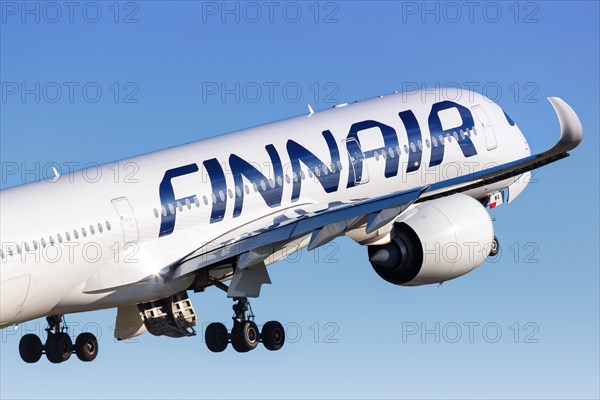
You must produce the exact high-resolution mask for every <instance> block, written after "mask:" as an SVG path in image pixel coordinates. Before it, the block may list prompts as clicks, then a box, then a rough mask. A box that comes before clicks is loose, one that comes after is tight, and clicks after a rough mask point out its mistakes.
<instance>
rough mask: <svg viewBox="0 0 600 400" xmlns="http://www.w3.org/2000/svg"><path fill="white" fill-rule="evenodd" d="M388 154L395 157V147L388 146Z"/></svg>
mask: <svg viewBox="0 0 600 400" xmlns="http://www.w3.org/2000/svg"><path fill="white" fill-rule="evenodd" d="M388 154H389V155H390V157H391V158H394V157H395V156H396V155H395V154H394V149H392V148H391V147H389V148H388Z"/></svg>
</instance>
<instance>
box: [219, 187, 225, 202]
mask: <svg viewBox="0 0 600 400" xmlns="http://www.w3.org/2000/svg"><path fill="white" fill-rule="evenodd" d="M219 199H221V201H225V193H223V191H222V190H219Z"/></svg>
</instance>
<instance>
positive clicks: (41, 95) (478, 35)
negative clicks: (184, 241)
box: [0, 1, 600, 398]
mask: <svg viewBox="0 0 600 400" xmlns="http://www.w3.org/2000/svg"><path fill="white" fill-rule="evenodd" d="M469 4H471V3H469V2H452V3H441V2H428V3H422V2H368V3H367V2H360V1H352V2H321V3H314V2H291V3H284V2H275V3H269V2H251V3H241V2H230V3H226V4H225V3H222V2H193V1H180V2H168V3H167V2H161V1H139V2H121V3H117V4H116V5H115V3H113V2H75V3H74V4H73V6H72V7H73V8H72V9H69V8H68V7H67V6H65V5H64V4H63V3H62V2H57V3H43V2H27V3H22V2H10V1H3V2H1V3H0V5H1V11H2V14H1V18H2V19H1V25H0V28H1V32H0V33H1V35H0V46H1V48H0V73H1V77H0V78H1V79H0V80H1V82H2V93H1V95H2V98H1V99H0V106H1V111H0V130H1V135H0V144H1V146H0V147H1V149H0V157H1V162H2V179H1V182H0V187H2V188H7V187H10V186H14V185H16V184H20V183H22V182H23V181H31V180H34V179H35V178H38V177H44V176H45V175H44V174H45V173H47V171H46V168H45V166H47V165H49V164H48V163H53V162H54V163H58V164H59V165H66V163H78V165H81V166H83V165H84V164H86V163H102V162H108V161H112V160H116V159H121V158H125V157H128V156H131V155H134V154H139V153H144V152H148V151H152V150H157V149H160V148H164V147H167V146H171V145H175V144H180V143H185V142H189V141H193V140H197V139H201V138H205V137H210V136H213V135H216V134H220V133H224V132H228V131H232V130H236V129H241V128H245V127H249V126H253V125H257V124H261V123H266V122H269V121H273V120H277V119H281V118H284V117H289V116H293V115H297V114H301V113H305V112H306V104H307V103H311V104H312V106H313V108H315V109H316V110H319V109H325V108H328V107H331V106H332V105H334V104H335V103H338V102H350V101H354V100H357V99H363V98H368V97H373V96H377V95H380V94H386V93H390V92H392V91H394V90H402V89H406V88H414V86H415V85H416V86H429V87H431V86H438V85H439V86H448V85H450V86H453V85H459V86H463V87H472V88H475V89H476V90H478V91H483V92H484V94H486V95H488V96H489V97H491V98H493V99H495V100H497V101H498V102H499V103H500V104H501V105H502V107H503V108H504V109H505V110H507V112H508V113H509V114H510V115H511V117H512V118H513V119H514V120H515V121H516V123H517V124H518V125H519V126H520V128H521V130H522V131H523V132H524V133H525V135H526V137H527V138H528V141H529V143H530V145H531V147H532V149H533V151H534V152H540V151H543V150H545V149H547V148H549V147H550V146H552V145H553V144H554V142H555V141H556V139H557V137H558V132H559V128H558V122H557V120H556V117H555V115H554V112H553V110H552V108H551V106H550V105H549V104H548V103H547V101H546V100H545V98H546V97H547V96H559V97H562V98H563V99H564V100H566V101H567V102H568V103H569V104H570V105H571V106H572V107H573V108H574V109H575V110H576V111H577V113H578V114H579V116H580V117H581V120H582V123H583V126H584V142H583V144H582V145H581V146H580V147H579V148H578V149H576V150H575V151H573V154H572V157H570V158H568V159H566V160H563V161H561V162H559V163H556V164H553V165H550V166H548V167H545V168H544V169H542V170H540V171H538V172H537V173H536V174H535V175H534V179H535V182H534V183H532V184H530V185H529V186H528V188H527V190H526V191H525V193H524V194H523V195H522V196H521V197H520V198H519V199H518V200H517V201H515V203H513V204H511V205H510V206H502V207H499V208H498V209H496V210H494V211H493V217H495V218H496V222H495V229H496V233H497V235H498V236H499V238H500V240H501V243H502V246H503V247H502V248H503V251H502V253H501V256H500V257H499V258H498V259H497V260H495V261H494V262H486V263H485V264H484V265H482V266H481V267H479V268H478V269H477V270H475V271H474V272H472V273H470V274H468V275H466V276H465V277H462V278H460V279H458V280H455V281H450V282H446V283H445V284H444V285H443V286H442V287H440V288H438V287H420V288H401V287H396V286H393V285H390V284H388V283H386V282H384V281H383V280H381V279H380V278H378V277H377V275H376V274H375V273H374V272H373V271H372V269H371V267H370V265H369V264H368V261H367V256H366V248H362V247H360V246H358V245H357V244H355V243H353V242H351V241H350V240H349V239H344V240H338V241H336V242H335V243H334V244H331V245H330V246H328V247H326V248H324V249H321V250H319V252H317V253H314V252H313V253H307V252H303V253H301V254H300V255H299V256H298V257H296V258H295V260H293V261H284V262H281V263H280V264H279V265H276V266H273V267H272V269H271V271H270V273H271V279H272V281H273V283H274V284H273V285H271V286H268V287H265V288H263V292H262V296H261V298H260V299H258V300H255V301H254V302H253V308H254V311H255V312H256V314H257V315H258V319H259V321H266V320H269V319H278V320H280V321H282V323H284V324H285V325H286V328H287V330H288V336H289V337H290V339H292V340H291V341H289V342H288V343H287V344H286V346H285V347H284V349H283V350H282V351H279V352H277V353H271V352H267V351H266V350H264V349H259V350H257V351H254V352H252V353H249V354H242V355H240V354H238V353H235V352H234V351H232V350H228V351H226V352H224V353H222V354H216V355H215V354H212V353H210V352H209V351H208V350H207V349H206V348H205V346H204V345H203V343H202V337H201V335H199V336H197V337H195V338H191V339H178V340H174V339H168V338H156V337H152V336H150V335H144V336H142V337H140V338H139V339H137V340H136V341H132V342H126V343H116V342H115V341H114V340H113V339H112V332H111V327H112V326H113V324H114V318H115V315H116V313H115V311H114V310H107V311H101V312H94V313H87V314H80V315H73V316H69V317H68V321H69V323H71V324H72V326H73V330H74V332H75V333H77V332H79V331H81V329H82V327H83V326H84V325H86V324H87V326H88V327H89V328H90V329H91V330H95V331H99V332H100V334H101V342H100V346H101V353H100V356H99V358H98V359H97V360H96V361H95V362H94V363H91V364H82V363H80V362H78V361H77V360H75V359H73V360H70V361H69V362H67V363H64V364H61V365H58V366H56V365H51V364H49V363H48V362H46V361H45V360H42V362H40V363H38V364H35V365H26V364H24V363H22V362H21V361H20V359H19V356H18V351H17V346H18V339H19V337H20V335H21V334H22V333H23V332H24V331H26V330H32V331H35V330H36V329H41V328H42V327H43V324H42V321H33V322H31V323H28V324H24V325H22V326H21V328H20V329H21V330H20V331H19V332H14V331H13V330H11V329H6V330H3V331H1V332H0V333H1V335H2V340H1V342H0V346H1V347H0V349H1V351H0V368H1V371H0V379H1V381H0V386H1V389H0V397H2V398H38V397H40V398H84V397H92V398H124V397H135V398H170V397H173V398H241V397H243V398H263V397H272V398H280V397H284V398H327V397H337V398H339V397H344V398H346V397H349V398H365V397H369V398H371V397H378V398H457V397H458V398H481V397H494V398H505V397H506V398H510V397H518V398H529V397H535V398H567V397H568V398H598V397H599V396H600V393H599V382H598V376H599V375H600V370H599V357H600V353H599V274H598V269H599V256H598V242H599V238H598V226H599V214H598V211H599V210H598V201H599V196H598V184H599V176H598V171H599V165H598V148H599V144H598V132H599V120H598V109H600V104H599V74H598V71H599V70H600V64H599V55H600V52H599V37H600V32H599V6H598V2H593V1H587V2H576V1H574V2H560V1H547V2H546V1H539V2H521V3H514V2H478V3H477V4H476V5H474V6H469ZM469 7H473V8H471V9H470V8H469ZM282 134H284V133H282ZM14 166H16V167H17V168H18V171H19V172H23V171H24V170H28V171H30V172H29V173H26V174H25V176H22V174H17V175H21V176H15V175H10V176H6V175H7V173H6V171H7V168H12V167H14ZM192 300H193V301H194V304H195V307H196V311H197V312H198V313H199V317H200V319H201V321H202V323H206V322H212V321H216V320H222V321H227V319H228V318H229V317H230V312H231V309H230V307H231V301H229V300H227V299H226V298H225V297H224V296H223V294H222V293H221V292H219V291H217V290H208V291H207V292H206V293H201V294H194V295H192ZM459 333H460V334H459Z"/></svg>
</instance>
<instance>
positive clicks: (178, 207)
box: [176, 201, 183, 212]
mask: <svg viewBox="0 0 600 400" xmlns="http://www.w3.org/2000/svg"><path fill="white" fill-rule="evenodd" d="M176 204H177V209H178V210H179V212H182V211H183V205H181V202H180V201H178V202H177V203H176Z"/></svg>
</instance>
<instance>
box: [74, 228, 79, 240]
mask: <svg viewBox="0 0 600 400" xmlns="http://www.w3.org/2000/svg"><path fill="white" fill-rule="evenodd" d="M73 235H74V236H75V239H79V232H77V229H75V230H74V231H73Z"/></svg>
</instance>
